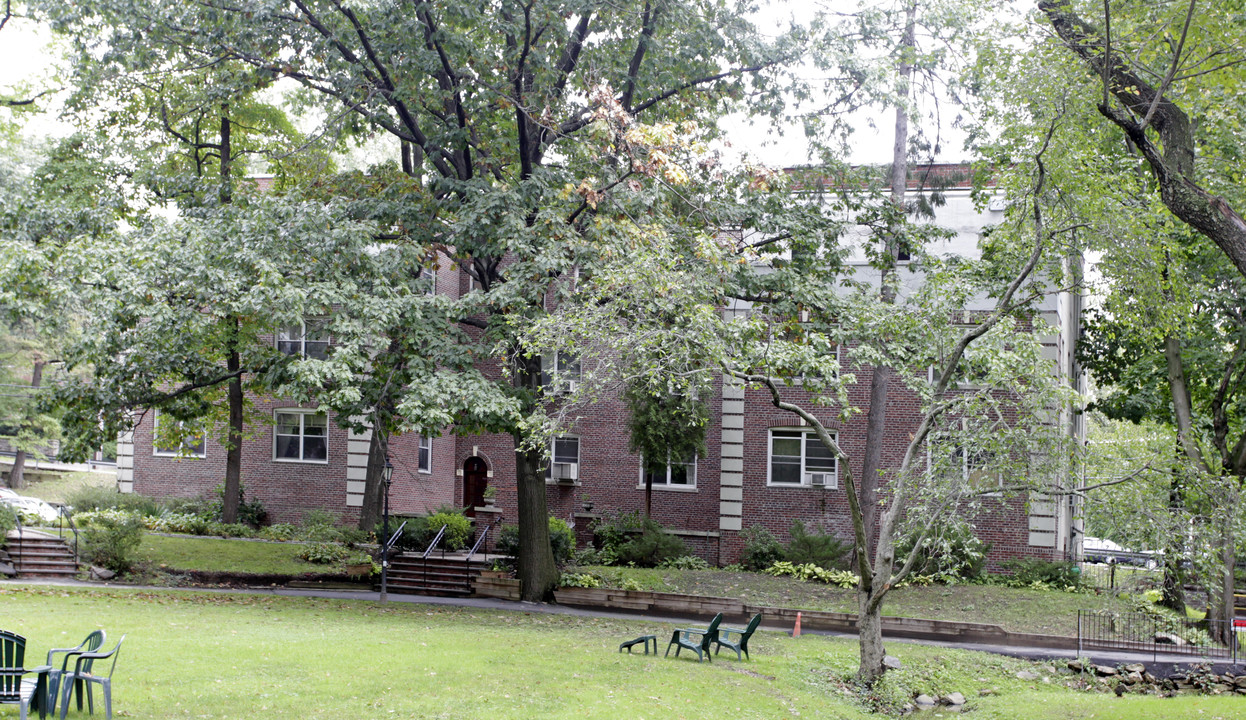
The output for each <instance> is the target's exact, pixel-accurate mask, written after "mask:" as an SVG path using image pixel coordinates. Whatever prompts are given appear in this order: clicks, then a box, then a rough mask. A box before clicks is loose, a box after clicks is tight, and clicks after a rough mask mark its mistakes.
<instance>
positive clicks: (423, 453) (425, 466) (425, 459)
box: [419, 435, 433, 473]
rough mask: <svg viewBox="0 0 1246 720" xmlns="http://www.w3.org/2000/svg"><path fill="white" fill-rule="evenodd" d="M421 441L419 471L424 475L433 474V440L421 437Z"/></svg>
mask: <svg viewBox="0 0 1246 720" xmlns="http://www.w3.org/2000/svg"><path fill="white" fill-rule="evenodd" d="M419 441H420V466H419V471H420V472H422V473H431V472H432V471H433V439H432V438H430V437H425V436H423V435H420V436H419Z"/></svg>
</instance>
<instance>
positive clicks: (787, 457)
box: [768, 428, 839, 489]
mask: <svg viewBox="0 0 1246 720" xmlns="http://www.w3.org/2000/svg"><path fill="white" fill-rule="evenodd" d="M831 437H832V439H834V438H835V437H836V436H835V433H831ZM769 470H770V477H769V482H768V484H769V485H771V486H775V487H823V488H832V489H834V488H838V487H839V467H838V463H837V462H836V459H835V456H834V455H833V454H831V451H830V450H828V449H827V448H826V447H825V446H824V445H823V444H822V441H821V440H819V439H818V435H817V433H815V432H813V431H812V430H804V429H795V428H792V429H785V428H780V429H774V430H771V431H770V463H769Z"/></svg>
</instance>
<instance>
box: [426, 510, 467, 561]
mask: <svg viewBox="0 0 1246 720" xmlns="http://www.w3.org/2000/svg"><path fill="white" fill-rule="evenodd" d="M424 522H425V527H427V528H428V530H429V531H431V532H433V533H436V532H437V531H438V530H440V529H441V526H442V525H445V526H446V534H445V535H444V536H442V538H441V545H442V547H444V548H445V549H447V550H449V551H451V552H453V551H455V550H462V549H463V548H465V547H467V538H468V536H469V535H471V532H472V522H471V521H470V520H468V519H467V516H466V515H464V514H462V513H460V512H455V511H447V510H438V511H437V512H435V513H433V514H432V515H429V516H428V518H427V519H426V520H425V521H424ZM430 542H431V539H430Z"/></svg>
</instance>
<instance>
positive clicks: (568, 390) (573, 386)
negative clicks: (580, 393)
mask: <svg viewBox="0 0 1246 720" xmlns="http://www.w3.org/2000/svg"><path fill="white" fill-rule="evenodd" d="M579 389H580V382H579V381H578V380H567V381H566V382H564V383H563V384H562V391H563V394H565V395H570V394H572V393H574V392H575V391H576V390H579Z"/></svg>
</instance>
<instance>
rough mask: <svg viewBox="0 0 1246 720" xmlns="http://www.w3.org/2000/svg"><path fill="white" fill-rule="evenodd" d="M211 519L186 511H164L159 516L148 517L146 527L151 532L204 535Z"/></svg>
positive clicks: (210, 523)
mask: <svg viewBox="0 0 1246 720" xmlns="http://www.w3.org/2000/svg"><path fill="white" fill-rule="evenodd" d="M212 525H213V521H212V520H210V519H208V518H207V517H204V516H203V515H195V514H193V513H186V512H169V511H165V512H163V513H161V514H160V516H159V517H154V518H148V520H147V529H148V530H151V531H152V532H163V533H185V534H187V535H206V534H208V530H209V529H210V528H211V526H212Z"/></svg>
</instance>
